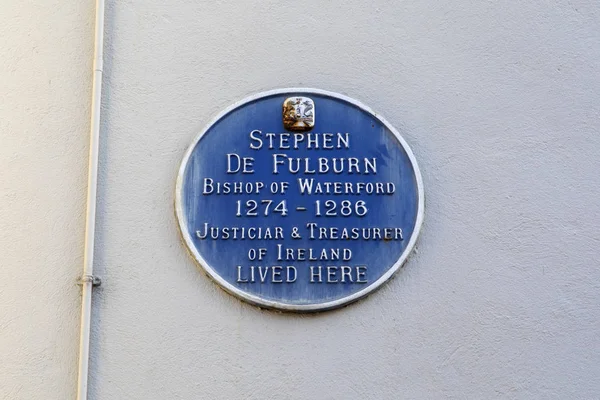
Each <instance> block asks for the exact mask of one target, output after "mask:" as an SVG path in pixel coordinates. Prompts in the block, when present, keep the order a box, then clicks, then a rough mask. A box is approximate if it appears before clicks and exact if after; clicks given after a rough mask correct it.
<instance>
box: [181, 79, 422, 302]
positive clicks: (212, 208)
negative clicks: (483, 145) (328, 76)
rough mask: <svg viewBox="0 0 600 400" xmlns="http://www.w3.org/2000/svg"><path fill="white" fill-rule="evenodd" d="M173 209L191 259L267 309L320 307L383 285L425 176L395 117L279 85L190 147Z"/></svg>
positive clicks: (399, 253)
mask: <svg viewBox="0 0 600 400" xmlns="http://www.w3.org/2000/svg"><path fill="white" fill-rule="evenodd" d="M176 186H177V187H176V201H175V208H176V214H177V219H178V222H179V227H180V230H181V233H182V236H183V239H184V241H185V244H186V245H187V247H188V249H189V250H190V252H191V254H192V255H193V257H194V258H195V259H196V261H197V262H198V263H199V265H200V266H201V267H202V268H203V269H204V271H206V273H207V274H208V275H209V276H210V277H211V278H212V279H214V280H215V281H216V282H217V283H218V284H219V285H221V286H222V287H223V289H225V290H226V291H228V292H229V293H231V294H233V295H236V296H238V297H240V298H241V299H243V300H245V301H248V302H250V303H252V304H255V305H257V306H260V307H267V308H275V309H279V310H283V311H299V312H302V311H320V310H327V309H332V308H335V307H339V306H343V305H345V304H348V303H350V302H353V301H355V300H358V299H360V298H361V297H364V296H366V295H368V294H369V293H371V292H372V291H373V290H375V289H377V288H378V287H380V286H381V285H382V284H383V283H384V282H385V281H386V280H388V279H389V278H390V277H391V276H392V275H393V274H394V272H396V271H397V270H398V269H399V268H400V267H401V266H402V264H403V263H404V262H405V260H406V258H407V257H408V255H409V253H410V252H411V250H412V249H413V247H414V246H415V242H416V240H417V237H418V235H419V231H420V228H421V224H422V222H423V207H424V199H423V183H422V179H421V174H420V172H419V168H418V166H417V163H416V160H415V158H414V155H413V153H412V152H411V150H410V148H409V147H408V145H407V144H406V142H405V141H404V139H403V138H402V137H401V136H400V134H399V133H398V131H397V130H396V129H394V128H393V127H392V126H391V125H390V124H389V123H388V122H387V121H386V120H385V119H383V118H382V117H381V116H379V115H377V114H376V113H374V112H373V111H371V110H370V109H369V108H368V107H366V106H364V105H363V104H361V103H359V102H358V101H356V100H353V99H350V98H348V97H346V96H343V95H340V94H336V93H331V92H326V91H323V90H318V89H298V88H292V89H279V90H272V91H269V92H265V93H260V94H258V95H255V96H252V97H249V98H247V99H244V100H242V101H241V102H238V103H236V104H234V105H233V106H231V107H229V108H228V109H227V110H225V111H223V112H222V113H221V114H220V115H218V116H217V117H216V118H215V119H214V120H213V121H212V122H211V123H210V124H208V126H207V127H206V128H205V129H204V130H203V131H202V132H201V133H200V134H199V135H198V136H197V137H196V139H195V140H194V142H193V143H192V145H191V146H190V147H189V148H188V150H187V152H186V153H185V156H184V158H183V161H182V163H181V167H180V169H179V175H178V177H177V185H176Z"/></svg>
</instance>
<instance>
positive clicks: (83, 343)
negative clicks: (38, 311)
mask: <svg viewBox="0 0 600 400" xmlns="http://www.w3.org/2000/svg"><path fill="white" fill-rule="evenodd" d="M103 44H104V0H96V35H95V41H94V66H93V68H94V72H93V86H92V107H91V108H92V110H91V113H92V116H91V128H90V156H89V167H88V192H87V213H86V220H85V247H84V250H83V251H84V254H83V276H82V278H81V284H82V295H81V333H80V337H79V340H80V342H79V376H78V380H77V400H86V399H87V389H88V365H89V356H90V325H91V316H92V287H93V286H96V285H98V284H100V280H99V279H98V278H97V277H95V276H94V233H95V227H96V188H97V185H98V149H99V139H100V105H101V100H102V63H103V59H102V57H103V51H104V50H103Z"/></svg>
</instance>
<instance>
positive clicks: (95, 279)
mask: <svg viewBox="0 0 600 400" xmlns="http://www.w3.org/2000/svg"><path fill="white" fill-rule="evenodd" d="M87 282H91V283H92V286H100V285H102V279H100V277H99V276H95V275H83V276H82V277H81V279H80V280H79V284H80V285H83V284H84V283H87Z"/></svg>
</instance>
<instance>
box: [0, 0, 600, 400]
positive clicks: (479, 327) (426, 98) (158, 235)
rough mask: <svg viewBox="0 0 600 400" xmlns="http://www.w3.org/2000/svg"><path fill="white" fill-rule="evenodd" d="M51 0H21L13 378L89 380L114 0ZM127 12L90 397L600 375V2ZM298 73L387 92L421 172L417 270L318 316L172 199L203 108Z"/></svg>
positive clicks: (4, 28) (362, 393)
mask: <svg viewBox="0 0 600 400" xmlns="http://www.w3.org/2000/svg"><path fill="white" fill-rule="evenodd" d="M30 8H31V6H27V7H26V6H24V5H21V2H17V1H9V12H8V15H2V16H1V17H0V21H1V22H2V24H0V32H2V35H0V38H2V40H1V41H0V50H1V54H2V57H0V66H1V70H0V71H1V72H2V73H1V74H0V83H1V86H0V88H2V93H1V95H2V100H1V102H0V105H1V108H0V127H1V129H0V135H1V136H0V138H1V140H0V166H1V168H2V171H1V172H0V196H1V197H0V199H1V201H0V220H1V221H2V229H1V230H0V250H1V251H0V267H1V268H0V277H1V278H2V279H0V301H1V305H0V306H1V308H0V356H1V357H2V362H1V363H0V383H1V384H0V398H2V399H4V398H6V399H13V398H14V399H32V398H44V399H46V398H48V399H50V398H52V399H54V398H56V399H67V398H72V396H73V394H74V385H75V379H76V376H75V371H76V357H77V347H78V343H77V341H78V322H79V321H78V312H79V288H78V287H77V286H75V285H74V282H75V280H76V278H77V276H78V275H79V274H80V269H81V258H82V254H83V250H82V248H81V246H82V244H83V226H84V222H83V215H84V211H85V177H86V173H87V172H86V168H87V130H88V117H89V113H88V109H89V94H90V91H91V85H90V83H91V72H90V71H89V70H90V63H91V57H92V54H91V45H92V27H91V22H92V18H93V5H91V4H86V5H76V4H74V3H73V4H71V3H69V2H67V3H49V4H46V3H44V4H43V5H40V6H36V7H33V8H31V9H30ZM2 14H4V13H2ZM106 17H107V24H106V33H107V38H106V48H105V52H106V57H107V59H106V60H105V84H104V97H103V99H104V100H103V101H104V105H103V117H102V124H103V127H102V140H103V144H102V146H101V169H100V187H99V191H98V193H99V196H100V199H99V206H98V212H99V215H98V227H97V245H96V249H97V263H96V271H97V274H98V275H100V276H101V277H102V279H103V285H102V287H101V288H100V289H98V290H97V291H96V292H95V294H94V314H93V318H94V322H93V336H92V342H93V344H92V359H91V365H90V367H91V377H90V398H91V399H94V400H95V399H149V400H150V399H151V400H154V399H156V400H158V399H351V400H353V399H356V400H358V399H371V398H372V399H399V398H410V399H423V398H433V399H437V398H461V399H462V398H471V399H487V398H519V399H532V398H533V399H552V398H555V399H571V398H572V399H593V398H598V397H600V338H599V334H598V332H599V331H600V283H599V282H600V269H599V268H598V260H599V258H600V250H599V245H600V233H599V232H600V230H599V229H598V223H599V222H600V201H599V200H598V199H600V178H599V177H598V176H599V171H600V134H599V128H600V111H599V110H600V108H599V104H600V67H599V65H600V46H599V45H598V44H599V43H600V3H598V2H597V1H583V0H580V1H554V2H548V1H537V0H535V1H516V2H495V1H464V0H461V1H458V0H451V1H448V2H439V1H432V0H426V1H416V0H408V1H389V2H385V1H375V2H359V1H353V0H351V1H346V2H339V1H335V2H324V1H304V2H275V1H261V2H213V1H210V2H209V1H206V2H199V1H187V0H186V1H183V0H175V1H171V2H164V1H158V0H146V1H111V0H109V1H108V7H107V15H106ZM291 86H306V87H316V88H321V89H325V90H331V91H334V92H339V93H342V94H345V95H348V96H351V97H354V98H356V99H358V100H360V101H362V102H364V103H365V104H367V105H369V106H370V107H372V108H373V109H374V110H376V111H377V112H379V113H381V114H382V115H383V116H385V118H386V119H387V120H388V121H390V122H391V123H392V124H393V125H394V126H395V127H396V128H398V129H399V130H400V132H401V133H402V134H403V136H404V138H405V139H406V141H407V142H408V143H409V144H410V146H411V147H412V149H413V151H414V153H415V155H416V157H417V160H418V161H419V166H420V168H421V171H422V173H423V179H424V185H425V195H426V213H425V224H424V228H423V232H422V234H421V238H420V240H419V243H418V245H417V251H416V252H415V254H413V256H412V257H411V258H410V259H409V261H408V263H407V264H406V266H405V268H404V269H402V270H401V271H400V272H399V273H398V274H397V276H396V278H395V279H393V280H392V281H390V282H389V283H388V284H386V285H384V287H383V288H382V289H381V290H380V291H378V292H376V293H374V294H373V295H371V296H370V297H368V298H367V299H365V300H363V301H361V302H359V303H356V304H354V305H351V306H349V307H347V308H344V309H340V310H337V311H333V312H327V313H323V314H317V315H294V314H278V313H274V312H269V311H261V310H259V309H257V308H254V307H252V306H249V305H247V304H245V303H242V302H240V301H239V300H237V299H236V298H233V297H232V296H230V295H228V294H226V293H224V292H223V291H221V290H220V289H219V288H218V287H217V286H216V285H215V284H214V283H212V282H211V281H210V280H209V279H208V278H207V277H205V276H204V275H203V274H202V273H201V272H200V270H199V268H198V267H197V266H196V265H195V264H194V262H193V260H192V259H191V257H190V256H189V255H188V254H187V253H186V250H185V247H184V245H183V244H182V243H181V240H180V237H179V232H178V230H177V224H176V222H175V217H174V211H173V200H174V187H175V177H176V175H177V170H178V167H179V163H180V161H181V158H182V156H183V153H184V151H185V149H186V148H187V146H188V145H189V143H191V141H192V139H193V138H194V137H195V136H196V134H197V133H198V132H199V131H200V129H202V127H203V126H204V125H205V124H206V123H208V122H209V120H210V119H211V118H212V117H213V116H215V115H216V114H217V113H218V112H219V111H221V110H222V109H223V108H225V107H227V106H228V105H230V104H231V103H233V102H235V101H237V100H240V99H242V98H244V97H246V96H248V95H250V94H253V93H256V92H260V91H264V90H268V89H272V88H278V87H291ZM6 360H7V361H8V362H6Z"/></svg>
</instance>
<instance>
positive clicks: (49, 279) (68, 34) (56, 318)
mask: <svg viewBox="0 0 600 400" xmlns="http://www.w3.org/2000/svg"><path fill="white" fill-rule="evenodd" d="M92 21H93V5H92V4H91V3H90V4H78V2H68V1H67V2H61V1H43V2H36V4H30V2H21V1H11V0H9V1H3V2H2V5H1V7H0V399H3V400H4V399H6V400H12V399H71V398H74V397H75V382H76V379H77V377H76V371H77V351H78V347H79V345H78V341H79V312H80V297H81V296H80V290H81V289H80V288H79V287H78V286H77V284H76V282H77V279H78V277H79V276H81V268H82V267H81V265H82V256H83V252H82V247H81V246H82V244H83V229H84V219H83V218H84V215H85V196H86V179H87V171H86V170H87V151H88V135H89V134H88V132H89V107H90V106H89V98H90V92H91V76H92V74H91V61H92V39H91V37H92V36H91V35H92V34H93V30H92Z"/></svg>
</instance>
